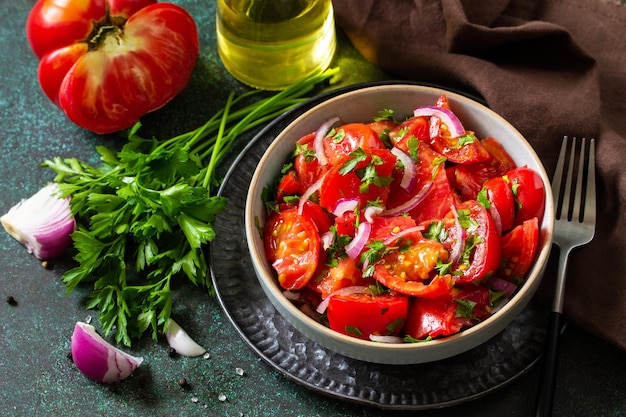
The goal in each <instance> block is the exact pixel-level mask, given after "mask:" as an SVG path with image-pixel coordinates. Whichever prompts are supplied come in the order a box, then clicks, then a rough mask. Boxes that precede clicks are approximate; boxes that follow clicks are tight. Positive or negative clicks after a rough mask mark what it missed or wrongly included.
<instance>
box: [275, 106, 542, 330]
mask: <svg viewBox="0 0 626 417" xmlns="http://www.w3.org/2000/svg"><path fill="white" fill-rule="evenodd" d="M264 200H265V202H266V206H267V208H268V216H267V221H266V223H265V228H264V243H265V253H266V256H267V259H268V261H269V262H271V264H272V266H273V268H274V270H275V271H276V274H277V278H278V282H279V284H280V285H281V287H282V288H283V289H284V290H285V292H284V293H285V295H286V296H287V297H289V299H290V300H292V302H294V303H295V304H296V305H298V306H299V307H300V309H302V310H303V311H305V312H307V313H308V314H309V315H311V316H312V317H314V318H315V319H317V320H319V321H320V322H322V323H324V324H326V325H328V326H329V327H330V328H331V329H333V330H335V331H337V332H340V333H343V334H346V335H349V336H352V337H356V338H360V339H365V340H373V341H380V342H416V341H424V340H430V339H433V338H437V337H443V336H448V335H451V334H454V333H457V332H459V331H460V330H462V329H464V328H467V327H469V326H472V325H474V324H476V323H478V322H480V321H482V320H485V319H486V318H487V317H489V316H490V315H491V314H493V312H494V310H495V309H496V308H498V306H499V305H501V304H502V303H504V302H506V300H507V299H509V298H510V297H511V296H512V295H513V294H514V292H515V291H516V290H517V288H518V287H519V286H520V285H521V284H522V283H523V282H524V279H525V275H526V274H527V272H528V270H529V268H530V266H531V265H532V262H533V260H534V258H535V256H536V252H537V247H538V240H539V224H540V223H541V220H542V215H543V211H544V207H545V189H544V184H543V182H542V180H541V177H540V176H539V174H538V173H536V172H535V171H534V170H532V169H530V168H528V167H526V166H521V167H518V166H516V164H515V162H514V161H513V159H512V158H511V156H510V155H509V154H508V153H507V152H506V151H505V150H504V148H503V147H502V146H501V145H500V143H498V141H497V140H496V139H494V138H492V137H486V138H483V139H479V138H477V137H476V135H475V133H474V132H472V131H467V130H465V128H464V127H463V125H462V123H461V121H460V120H459V119H458V117H457V116H456V115H455V114H454V113H453V112H452V111H451V110H450V105H449V103H448V100H447V97H446V96H445V95H442V96H441V97H439V99H438V100H437V101H436V103H434V105H433V106H423V107H418V108H417V109H415V111H414V114H413V115H411V116H410V117H407V118H405V119H404V120H402V121H397V120H395V116H394V115H393V112H392V111H389V110H384V111H381V112H380V114H379V116H378V117H375V118H374V119H373V121H372V122H368V123H342V122H340V120H339V119H338V118H332V119H330V120H328V121H327V122H325V123H323V124H322V126H320V127H319V129H318V130H317V131H316V132H312V133H310V134H307V135H305V136H304V137H302V138H300V139H299V140H298V141H297V143H296V149H295V152H294V156H293V158H292V159H291V160H290V161H289V162H288V163H287V164H286V165H285V166H284V167H283V170H282V172H281V173H280V175H278V176H277V181H276V184H274V186H272V187H268V188H267V189H266V190H265V192H264Z"/></svg>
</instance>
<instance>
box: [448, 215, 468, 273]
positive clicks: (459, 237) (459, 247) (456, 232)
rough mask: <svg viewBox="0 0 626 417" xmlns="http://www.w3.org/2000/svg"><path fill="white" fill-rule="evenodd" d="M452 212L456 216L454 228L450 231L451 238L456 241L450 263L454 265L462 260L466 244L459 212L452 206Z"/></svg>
mask: <svg viewBox="0 0 626 417" xmlns="http://www.w3.org/2000/svg"><path fill="white" fill-rule="evenodd" d="M450 210H451V211H452V214H453V215H454V227H453V228H452V229H451V230H450V234H449V236H450V237H451V238H452V239H453V240H454V244H453V245H452V248H451V249H450V261H451V262H452V264H456V263H457V262H458V261H459V259H460V258H461V254H462V253H463V243H464V242H465V229H463V226H461V222H460V221H459V212H458V211H457V210H456V207H454V205H452V206H450Z"/></svg>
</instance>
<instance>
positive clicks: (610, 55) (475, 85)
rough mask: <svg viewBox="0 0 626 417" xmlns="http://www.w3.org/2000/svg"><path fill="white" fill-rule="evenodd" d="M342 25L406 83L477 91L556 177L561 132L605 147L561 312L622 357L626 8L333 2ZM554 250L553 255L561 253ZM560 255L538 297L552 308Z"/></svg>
mask: <svg viewBox="0 0 626 417" xmlns="http://www.w3.org/2000/svg"><path fill="white" fill-rule="evenodd" d="M333 5H334V8H335V14H336V21H337V25H338V27H339V28H340V29H342V30H343V31H344V32H345V33H346V34H347V36H348V37H349V38H350V40H351V41H352V42H353V44H354V45H355V47H356V48H357V49H358V50H359V51H360V52H361V53H362V54H363V55H364V56H365V57H366V58H367V59H368V60H370V61H371V62H373V63H374V64H376V65H377V66H379V67H380V68H382V69H383V70H385V71H386V72H388V73H389V74H392V75H393V76H396V77H398V78H401V79H407V80H416V81H422V82H429V83H437V84H441V85H443V86H448V87H454V88H462V89H463V88H465V89H466V90H467V89H471V90H474V91H475V92H477V93H479V94H480V95H482V97H484V98H485V100H486V101H487V103H488V104H489V106H490V107H491V108H492V109H493V110H495V111H496V112H498V113H500V114H501V115H502V116H504V117H505V118H506V119H507V120H509V122H510V123H512V124H513V125H514V126H515V127H516V128H517V129H518V130H519V131H520V132H521V133H522V134H523V135H524V136H525V137H526V138H527V139H528V141H529V142H530V143H531V144H532V145H533V146H534V148H535V150H536V151H537V153H538V154H539V156H540V157H541V158H542V160H543V162H544V164H545V166H546V170H547V171H548V174H549V175H551V174H552V172H553V171H554V167H555V166H556V159H557V156H558V153H559V149H560V144H561V140H562V138H563V136H564V135H568V136H576V137H588V138H590V137H595V138H596V139H597V143H596V152H597V154H596V155H597V186H598V200H597V201H598V210H599V211H598V222H597V230H596V237H595V239H594V240H593V242H592V243H591V244H589V245H587V246H585V247H584V248H581V249H578V250H575V251H574V252H573V253H572V256H570V262H569V267H568V278H567V284H566V294H565V311H564V313H565V316H566V318H567V319H569V320H570V321H571V322H572V323H575V324H577V325H579V326H580V327H582V328H584V329H586V330H588V331H590V332H591V333H593V334H595V335H597V336H599V337H602V338H603V339H605V340H607V341H609V342H611V343H614V344H615V345H617V346H619V347H621V348H622V349H625V350H626V215H625V212H624V211H623V210H622V209H623V208H624V207H623V206H624V203H625V200H626V175H624V161H626V5H620V2H619V1H610V0H552V1H550V0H479V1H476V0H391V1H377V0H334V1H333ZM555 252H556V250H555ZM555 274H556V257H555V256H552V257H551V263H550V265H549V267H548V270H547V272H546V276H545V278H544V281H543V283H542V286H541V288H540V290H539V292H538V295H537V298H538V299H539V300H540V301H541V302H543V303H545V304H546V305H549V304H550V303H551V297H552V294H553V292H554V281H555V279H554V276H555Z"/></svg>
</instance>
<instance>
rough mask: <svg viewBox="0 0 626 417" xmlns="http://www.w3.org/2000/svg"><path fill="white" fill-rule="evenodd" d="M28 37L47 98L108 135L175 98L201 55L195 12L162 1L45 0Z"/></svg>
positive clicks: (31, 17)
mask: <svg viewBox="0 0 626 417" xmlns="http://www.w3.org/2000/svg"><path fill="white" fill-rule="evenodd" d="M26 36H27V38H28V42H29V44H30V46H31V48H32V50H33V52H34V53H35V55H36V56H37V57H38V58H39V59H40V62H39V70H38V73H39V83H40V85H41V87H42V89H43V91H44V93H45V94H46V95H47V96H48V98H49V99H50V100H52V101H53V102H54V103H55V104H56V105H57V106H59V107H60V108H61V109H62V110H63V111H64V112H65V114H66V115H67V117H68V118H69V119H70V120H72V121H73V122H74V123H76V124H77V125H79V126H81V127H83V128H85V129H88V130H91V131H93V132H96V133H102V134H104V133H112V132H116V131H119V130H122V129H125V128H128V127H130V126H132V125H133V124H134V123H135V122H136V121H137V120H138V119H139V118H140V117H141V116H143V115H145V114H146V113H149V112H151V111H153V110H156V109H158V108H160V107H162V106H163V105H165V104H166V103H167V102H169V101H170V100H171V99H172V98H174V97H175V96H176V95H177V94H178V93H179V92H180V91H181V90H182V89H183V88H184V87H185V86H186V85H187V83H188V81H189V78H190V76H191V72H192V70H193V68H194V66H195V62H196V59H197V57H198V52H199V45H198V32H197V29H196V25H195V22H194V20H193V18H192V17H191V16H190V15H189V13H187V12H186V11H185V10H184V9H183V8H181V7H180V6H177V5H174V4H169V3H157V2H156V0H39V1H37V3H36V4H35V5H34V6H33V8H32V10H31V12H30V14H29V16H28V19H27V21H26Z"/></svg>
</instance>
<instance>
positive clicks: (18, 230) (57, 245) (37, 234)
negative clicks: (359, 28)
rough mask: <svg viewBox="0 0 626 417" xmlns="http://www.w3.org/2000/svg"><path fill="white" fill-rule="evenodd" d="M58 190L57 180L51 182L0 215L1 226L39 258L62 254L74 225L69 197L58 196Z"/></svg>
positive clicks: (68, 244) (70, 242) (67, 245)
mask: <svg viewBox="0 0 626 417" xmlns="http://www.w3.org/2000/svg"><path fill="white" fill-rule="evenodd" d="M58 192H59V186H58V184H57V183H51V184H49V185H47V186H45V187H43V188H42V189H40V190H39V191H38V192H37V193H35V194H34V195H32V196H31V197H30V198H28V199H26V200H22V201H21V202H19V203H17V204H16V205H15V206H13V207H11V209H9V211H8V212H7V213H6V214H5V215H3V216H2V217H0V222H2V226H4V229H5V230H6V231H7V232H8V233H9V234H10V235H11V236H13V237H14V238H15V239H16V240H17V241H19V242H20V243H21V244H23V245H24V246H25V247H26V249H27V250H28V251H29V252H31V253H32V254H33V255H35V256H36V257H37V258H39V259H42V260H46V259H53V258H57V257H59V256H61V255H62V254H63V252H65V250H66V249H67V248H68V247H69V246H70V245H71V244H72V238H71V234H72V233H73V232H74V230H75V229H76V222H75V221H74V217H73V216H72V212H71V210H70V201H69V197H68V198H59V197H58Z"/></svg>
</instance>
